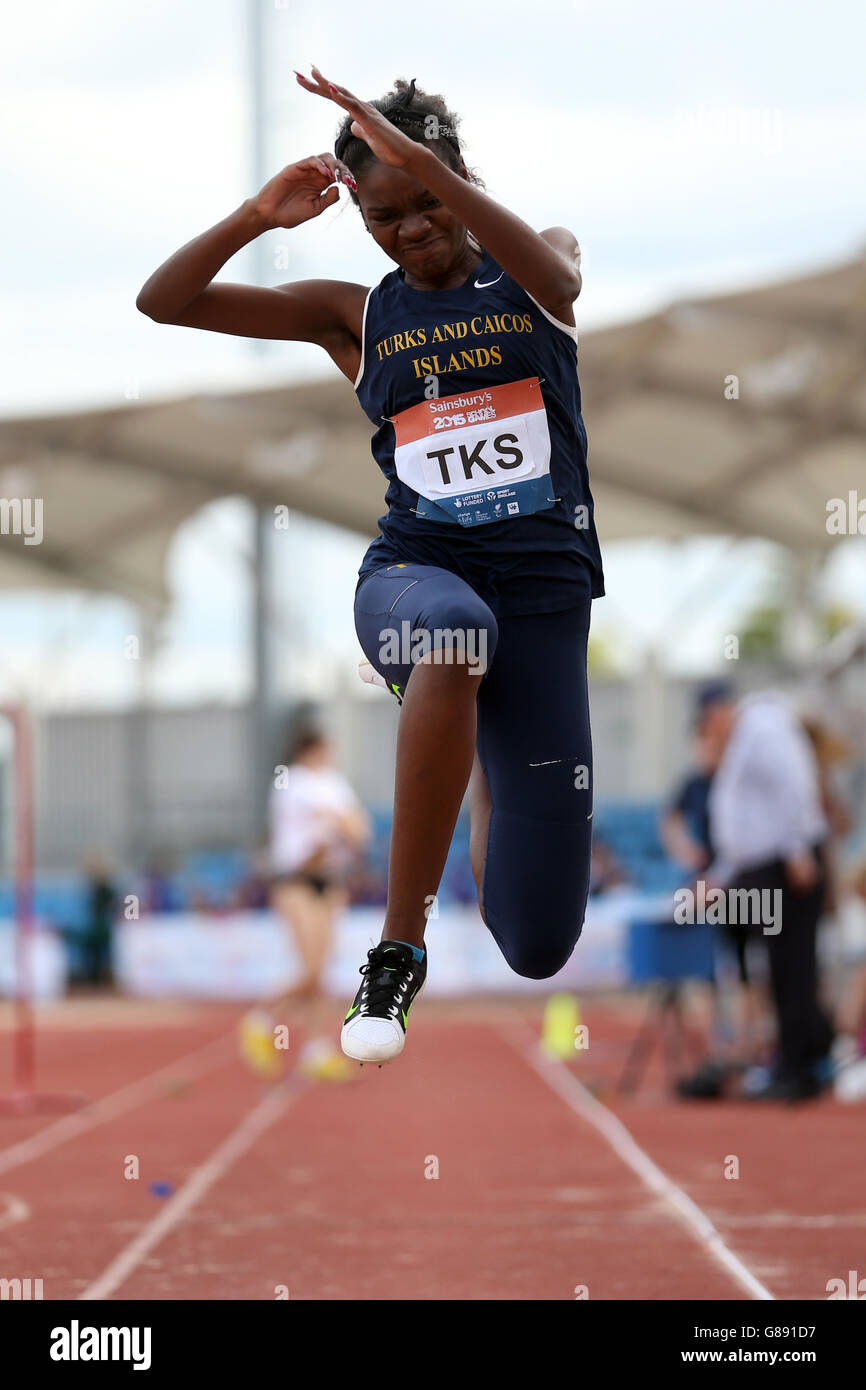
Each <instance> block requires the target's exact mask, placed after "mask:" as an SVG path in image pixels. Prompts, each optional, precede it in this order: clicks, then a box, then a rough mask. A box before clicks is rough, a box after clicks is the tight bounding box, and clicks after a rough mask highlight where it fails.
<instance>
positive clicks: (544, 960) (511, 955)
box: [501, 921, 583, 980]
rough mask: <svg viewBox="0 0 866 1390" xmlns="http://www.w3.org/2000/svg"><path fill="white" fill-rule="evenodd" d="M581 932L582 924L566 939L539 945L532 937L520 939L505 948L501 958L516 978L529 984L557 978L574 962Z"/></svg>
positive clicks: (502, 948) (502, 947) (505, 945)
mask: <svg viewBox="0 0 866 1390" xmlns="http://www.w3.org/2000/svg"><path fill="white" fill-rule="evenodd" d="M582 930H583V922H582V921H581V923H580V925H579V926H578V927H577V929H576V930H571V931H569V934H568V936H567V937H566V938H564V939H563V938H560V939H558V940H556V941H538V940H533V939H532V938H531V937H524V938H523V939H520V938H518V939H516V940H512V941H510V942H506V943H505V944H503V945H502V946H501V950H502V954H503V955H504V956H505V959H506V960H507V962H508V964H509V965H510V967H511V969H512V970H513V971H514V973H515V975H522V976H523V978H524V979H526V980H549V979H550V977H551V976H552V975H558V974H559V972H560V970H561V969H562V967H563V966H564V965H565V964H566V963H567V962H568V961H569V960H570V959H571V955H572V952H573V951H574V948H575V946H576V945H577V942H578V940H579V939H580V933H581V931H582Z"/></svg>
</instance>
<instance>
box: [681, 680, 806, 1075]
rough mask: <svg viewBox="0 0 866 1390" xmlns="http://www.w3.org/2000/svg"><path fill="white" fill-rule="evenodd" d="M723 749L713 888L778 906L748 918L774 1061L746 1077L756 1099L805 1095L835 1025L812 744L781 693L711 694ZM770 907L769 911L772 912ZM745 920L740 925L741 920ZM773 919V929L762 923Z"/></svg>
mask: <svg viewBox="0 0 866 1390" xmlns="http://www.w3.org/2000/svg"><path fill="white" fill-rule="evenodd" d="M705 720H706V721H707V723H706V727H707V728H708V729H709V730H710V732H711V733H712V735H713V736H715V737H718V739H719V742H720V745H721V747H722V750H723V751H722V754H721V758H720V760H719V765H718V768H717V770H716V774H715V777H714V779H713V784H712V787H711V789H710V797H709V817H710V837H711V842H712V846H713V850H714V855H715V858H714V860H713V863H712V864H711V865H710V866H709V868H708V870H707V875H706V877H707V880H708V882H710V883H711V884H712V885H713V886H719V887H722V888H725V889H727V890H728V899H727V900H728V902H729V903H730V902H731V892H732V891H736V890H739V891H740V892H743V891H745V892H749V891H751V890H755V889H757V890H758V891H759V892H760V893H761V895H762V902H763V894H764V893H770V894H772V895H773V896H772V899H771V901H772V902H773V903H774V904H778V907H779V909H780V911H776V915H775V920H774V921H773V923H772V924H768V923H765V922H763V921H761V922H759V923H755V922H754V920H751V921H750V922H749V923H748V924H747V933H748V934H749V935H754V936H756V937H758V939H762V940H763V941H764V942H765V943H766V948H767V952H768V958H769V968H770V982H771V988H772V997H773V1004H774V1008H775V1012H776V1019H777V1025H778V1050H777V1054H776V1057H775V1060H774V1062H773V1064H772V1066H771V1068H769V1069H767V1070H762V1069H755V1071H754V1072H752V1073H747V1075H746V1077H745V1079H744V1089H743V1094H744V1095H747V1096H749V1098H751V1099H754V1100H787V1101H797V1100H805V1099H808V1098H810V1097H812V1096H815V1095H817V1094H818V1093H819V1091H820V1089H821V1068H822V1065H823V1064H825V1063H826V1060H827V1058H828V1056H829V1053H830V1048H831V1044H832V1040H833V1030H832V1027H831V1025H830V1022H829V1020H828V1019H827V1017H826V1016H825V1014H824V1011H823V1009H822V1007H821V1004H820V1002H819V997H818V970H817V959H816V937H817V929H818V921H819V919H820V916H821V913H822V910H823V905H824V899H825V888H826V858H825V853H826V842H827V837H828V824H827V818H826V816H825V814H824V810H823V807H822V804H821V800H822V798H821V783H820V777H819V770H818V764H817V760H816V758H815V754H814V751H813V749H812V745H811V743H810V741H809V739H808V737H807V735H806V733H805V731H804V729H803V727H802V725H801V723H800V721H799V719H798V718H797V714H796V712H795V710H794V708H793V706H792V705H791V704H790V702H789V701H788V700H787V699H785V697H784V696H782V695H781V694H777V693H775V692H772V691H768V692H761V693H759V694H755V695H750V696H747V697H746V698H745V699H743V700H741V701H740V702H739V703H734V702H733V700H731V699H727V700H718V701H715V702H714V703H712V704H711V705H710V706H709V708H708V710H707V712H706V715H705ZM774 911H775V909H774ZM740 925H741V926H742V924H740ZM767 925H772V928H773V930H771V931H764V930H763V927H765V926H767Z"/></svg>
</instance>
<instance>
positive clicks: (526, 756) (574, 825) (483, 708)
mask: <svg viewBox="0 0 866 1390" xmlns="http://www.w3.org/2000/svg"><path fill="white" fill-rule="evenodd" d="M589 612H590V603H589V599H587V601H586V602H585V603H583V604H581V605H580V606H579V607H576V608H569V609H566V610H565V611H562V612H558V613H532V614H527V615H521V616H519V617H503V618H500V619H499V620H498V621H497V619H496V618H495V617H494V615H493V613H492V611H491V609H490V608H489V606H488V605H487V604H486V603H485V602H484V600H483V599H482V598H480V597H479V595H478V594H477V593H476V592H475V590H474V589H473V588H471V587H470V585H469V584H467V583H466V582H465V580H463V579H461V578H459V576H457V575H455V574H451V573H450V572H449V571H448V570H444V569H440V568H439V567H437V566H434V565H415V564H404V565H389V566H387V567H385V568H383V569H379V570H376V571H374V572H373V573H372V574H370V575H367V576H366V577H365V578H364V579H363V580H362V582H361V583H360V584H359V586H358V589H357V592H356V595H355V630H356V632H357V634H358V639H359V641H360V643H361V646H362V648H363V650H364V653H365V655H366V656H367V659H368V660H369V661H370V662H371V663H372V665H373V666H374V667H375V668H376V670H377V671H379V673H380V674H381V675H383V676H384V677H385V679H386V680H387V681H388V682H389V683H394V684H397V685H399V686H400V687H401V688H405V686H406V684H407V683H408V680H409V677H410V675H411V673H412V668H413V665H414V663H415V661H417V660H418V656H419V654H420V653H421V652H422V651H423V650H424V642H425V640H426V642H427V645H428V646H429V647H430V648H436V647H447V646H448V645H449V644H452V645H453V643H454V642H455V640H456V639H455V638H454V636H453V634H454V633H455V632H457V633H460V634H463V638H462V640H463V642H464V652H463V653H462V654H459V655H461V659H464V660H467V661H469V662H470V663H471V662H472V660H473V658H478V659H480V658H481V657H484V656H486V663H485V666H486V669H485V673H484V674H483V675H480V676H479V678H478V679H479V688H478V734H477V742H476V747H477V751H478V757H479V760H480V762H481V766H482V768H483V770H484V775H485V777H486V780H487V787H488V791H489V793H490V803H491V812H490V825H489V830H488V839H487V852H486V857H485V860H484V874H483V879H482V892H481V901H482V904H483V913H484V918H485V921H486V923H487V926H488V928H489V929H490V931H491V933H492V934H493V936H494V938H495V940H496V942H497V944H498V946H499V949H500V950H501V951H502V954H503V955H504V956H505V959H506V960H507V961H508V964H509V965H510V966H511V968H512V970H514V971H516V973H517V974H518V975H525V976H528V977H530V978H532V979H546V978H548V977H549V976H550V975H555V974H556V972H557V971H558V970H560V969H561V968H562V966H563V965H564V964H565V962H566V961H567V960H568V958H569V956H570V955H571V953H572V951H573V950H574V946H575V943H576V941H577V939H578V937H579V936H580V932H581V928H582V926H583V916H584V911H585V908H586V896H587V891H588V887H589V860H590V844H591V838H592V746H591V740H590V729H589V702H588V696H587V685H586V642H587V636H588V633H589ZM404 625H405V626H404ZM413 633H414V634H415V635H416V636H415V641H414V643H413V641H412V634H413ZM437 633H438V635H437ZM449 633H450V634H451V635H450V636H449V635H448V634H449ZM413 647H414V651H413ZM485 649H486V650H485Z"/></svg>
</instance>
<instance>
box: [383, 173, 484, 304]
mask: <svg viewBox="0 0 866 1390" xmlns="http://www.w3.org/2000/svg"><path fill="white" fill-rule="evenodd" d="M459 172H460V174H461V176H462V177H463V178H465V177H466V170H465V168H464V166H463V164H462V162H461V166H460V171H459ZM358 201H359V203H360V204H361V212H362V213H363V215H364V221H365V223H366V225H367V227H368V229H369V231H370V234H371V235H372V237H373V240H374V241H375V242H377V244H378V245H379V246H381V248H382V250H383V251H384V252H385V255H386V256H390V258H391V260H392V261H396V262H397V264H398V265H399V266H401V267H402V269H403V271H404V272H405V275H406V279H407V281H408V282H409V283H410V284H411V283H413V282H415V283H418V284H425V283H427V282H430V283H433V284H435V283H436V282H438V281H441V280H442V279H443V277H445V276H447V275H449V274H450V273H451V272H452V271H455V270H457V269H458V268H459V267H460V263H461V261H463V260H465V259H466V257H467V251H468V249H469V247H468V242H467V240H466V227H465V225H464V223H462V222H459V221H458V220H457V218H456V217H454V216H453V214H452V213H450V212H449V211H448V209H447V208H446V207H443V205H442V203H440V201H439V199H438V198H437V197H436V196H435V195H434V194H432V193H429V192H428V191H427V189H426V188H425V187H424V185H423V184H422V183H419V182H418V180H417V179H416V178H413V177H412V175H411V174H407V173H405V172H404V171H403V170H402V169H392V168H390V167H389V165H387V164H380V163H379V161H378V160H372V161H371V162H370V163H369V164H368V165H367V166H366V168H365V169H364V170H363V171H362V173H361V174H360V176H359V178H358ZM470 269H471V267H470Z"/></svg>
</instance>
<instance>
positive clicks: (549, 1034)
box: [541, 994, 580, 1062]
mask: <svg viewBox="0 0 866 1390" xmlns="http://www.w3.org/2000/svg"><path fill="white" fill-rule="evenodd" d="M579 1026H580V1010H579V1009H578V1007H577V1000H576V999H575V998H574V996H573V995H571V994H552V995H551V996H550V998H549V999H548V1001H547V1005H546V1007H545V1010H544V1022H543V1024H542V1027H541V1046H542V1048H543V1050H544V1051H545V1052H547V1053H548V1054H549V1055H550V1056H551V1057H558V1058H559V1059H560V1061H562V1062H566V1061H568V1059H569V1058H570V1057H573V1056H574V1039H575V1030H576V1029H577V1028H578V1027H579Z"/></svg>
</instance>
